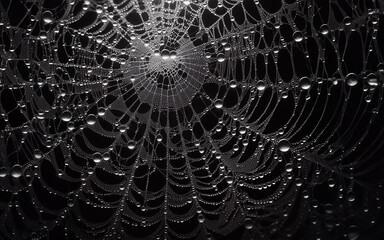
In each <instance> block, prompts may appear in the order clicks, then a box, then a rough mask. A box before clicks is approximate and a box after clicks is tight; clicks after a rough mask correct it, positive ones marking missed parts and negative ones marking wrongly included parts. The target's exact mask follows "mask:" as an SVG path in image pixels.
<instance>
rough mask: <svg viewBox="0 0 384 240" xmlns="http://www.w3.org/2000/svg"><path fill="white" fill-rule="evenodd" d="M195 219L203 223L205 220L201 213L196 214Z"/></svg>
mask: <svg viewBox="0 0 384 240" xmlns="http://www.w3.org/2000/svg"><path fill="white" fill-rule="evenodd" d="M197 220H198V221H199V223H203V222H204V220H205V219H204V216H203V214H199V215H197Z"/></svg>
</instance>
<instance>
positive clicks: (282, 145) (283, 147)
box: [277, 139, 291, 152]
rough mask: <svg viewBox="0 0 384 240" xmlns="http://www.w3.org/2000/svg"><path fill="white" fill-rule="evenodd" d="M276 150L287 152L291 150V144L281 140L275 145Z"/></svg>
mask: <svg viewBox="0 0 384 240" xmlns="http://www.w3.org/2000/svg"><path fill="white" fill-rule="evenodd" d="M277 148H278V149H279V150H280V151H281V152H288V151H289V150H290V149H291V143H290V142H289V141H288V140H287V139H281V140H280V141H279V143H278V144H277Z"/></svg>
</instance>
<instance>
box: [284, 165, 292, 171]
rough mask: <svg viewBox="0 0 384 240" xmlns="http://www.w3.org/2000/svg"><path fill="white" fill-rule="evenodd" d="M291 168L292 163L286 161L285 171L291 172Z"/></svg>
mask: <svg viewBox="0 0 384 240" xmlns="http://www.w3.org/2000/svg"><path fill="white" fill-rule="evenodd" d="M292 170H293V165H292V163H287V164H286V165H285V171H287V172H292Z"/></svg>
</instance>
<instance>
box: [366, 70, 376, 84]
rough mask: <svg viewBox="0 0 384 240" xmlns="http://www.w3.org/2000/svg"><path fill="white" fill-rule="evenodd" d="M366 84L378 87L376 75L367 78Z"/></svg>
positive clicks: (372, 74)
mask: <svg viewBox="0 0 384 240" xmlns="http://www.w3.org/2000/svg"><path fill="white" fill-rule="evenodd" d="M367 82H368V85H369V86H378V85H379V80H378V79H377V76H376V74H374V73H371V74H369V75H368V77H367Z"/></svg>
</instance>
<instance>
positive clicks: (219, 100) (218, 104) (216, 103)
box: [215, 99, 223, 108]
mask: <svg viewBox="0 0 384 240" xmlns="http://www.w3.org/2000/svg"><path fill="white" fill-rule="evenodd" d="M222 107H223V100H221V99H217V100H216V101H215V108H222Z"/></svg>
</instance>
